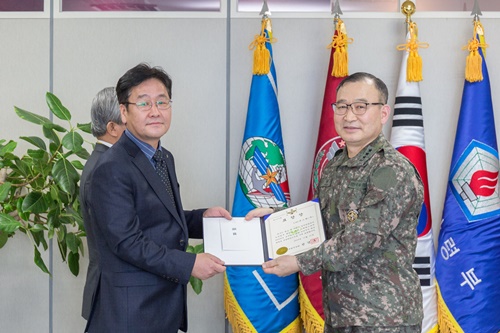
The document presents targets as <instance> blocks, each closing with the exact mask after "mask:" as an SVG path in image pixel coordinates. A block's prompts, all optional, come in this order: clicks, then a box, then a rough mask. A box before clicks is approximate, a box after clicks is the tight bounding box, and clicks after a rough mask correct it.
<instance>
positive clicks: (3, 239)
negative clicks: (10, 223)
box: [0, 231, 9, 249]
mask: <svg viewBox="0 0 500 333" xmlns="http://www.w3.org/2000/svg"><path fill="white" fill-rule="evenodd" d="M8 239H9V236H8V235H7V233H6V232H3V231H0V249H1V248H2V247H4V246H5V244H7V240H8Z"/></svg>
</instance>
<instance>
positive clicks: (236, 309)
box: [224, 274, 302, 333]
mask: <svg viewBox="0 0 500 333" xmlns="http://www.w3.org/2000/svg"><path fill="white" fill-rule="evenodd" d="M224 308H225V309H226V317H227V320H228V321H229V323H230V324H231V328H232V330H233V333H257V330H256V329H255V328H254V327H253V325H252V323H251V322H250V320H249V319H248V317H247V316H246V315H245V313H244V312H243V310H242V309H241V307H240V305H239V304H238V301H237V300H236V297H234V294H233V291H232V290H231V286H230V285H229V280H228V279H227V275H226V274H224ZM301 332H302V323H301V321H300V317H299V316H297V318H295V320H294V321H292V322H291V323H290V324H289V325H288V326H287V327H285V328H284V329H282V330H281V331H280V332H279V333H301Z"/></svg>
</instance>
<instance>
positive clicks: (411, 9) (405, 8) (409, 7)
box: [401, 0, 416, 33]
mask: <svg viewBox="0 0 500 333" xmlns="http://www.w3.org/2000/svg"><path fill="white" fill-rule="evenodd" d="M415 9H416V7H415V4H414V3H413V2H412V1H410V0H406V1H405V2H403V3H402V4H401V13H403V14H404V15H405V16H406V33H408V31H410V24H411V22H412V20H411V16H412V15H413V14H414V13H415Z"/></svg>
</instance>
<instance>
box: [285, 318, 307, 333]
mask: <svg viewBox="0 0 500 333" xmlns="http://www.w3.org/2000/svg"><path fill="white" fill-rule="evenodd" d="M279 333H302V323H301V321H300V317H299V316H297V318H295V320H294V321H292V322H291V323H290V325H288V326H287V327H285V328H284V329H282V330H281V331H280V332H279Z"/></svg>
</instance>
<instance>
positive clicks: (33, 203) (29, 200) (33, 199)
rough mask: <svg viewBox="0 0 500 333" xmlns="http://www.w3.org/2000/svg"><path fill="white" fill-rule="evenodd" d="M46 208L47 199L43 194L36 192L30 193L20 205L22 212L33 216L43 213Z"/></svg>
mask: <svg viewBox="0 0 500 333" xmlns="http://www.w3.org/2000/svg"><path fill="white" fill-rule="evenodd" d="M48 208H49V205H48V203H47V199H46V198H45V196H44V195H43V193H41V192H37V191H33V192H30V193H29V194H28V195H27V196H26V198H24V201H23V205H22V209H23V212H31V213H33V214H41V213H45V212H46V211H47V209H48Z"/></svg>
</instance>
